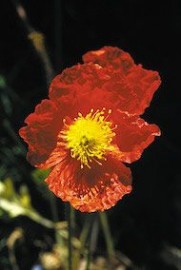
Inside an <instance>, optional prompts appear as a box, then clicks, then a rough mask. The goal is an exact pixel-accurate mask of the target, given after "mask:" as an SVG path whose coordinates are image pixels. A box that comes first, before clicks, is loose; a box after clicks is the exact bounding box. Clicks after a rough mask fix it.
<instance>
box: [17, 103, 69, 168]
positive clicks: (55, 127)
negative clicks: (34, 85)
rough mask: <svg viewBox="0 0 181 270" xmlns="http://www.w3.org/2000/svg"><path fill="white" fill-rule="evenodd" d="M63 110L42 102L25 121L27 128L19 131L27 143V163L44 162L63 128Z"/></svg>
mask: <svg viewBox="0 0 181 270" xmlns="http://www.w3.org/2000/svg"><path fill="white" fill-rule="evenodd" d="M63 111H64V108H63V104H62V107H58V106H57V104H56V103H55V102H52V101H51V100H43V101H42V102H41V103H40V104H39V105H37V106H36V108H35V112H34V113H31V114H30V115H29V116H28V117H27V118H26V120H25V123H26V124H27V126H25V127H22V128H21V129H20V131H19V134H20V136H21V137H22V138H23V139H24V141H25V142H27V143H28V146H29V151H28V154H27V159H28V161H29V162H30V163H31V164H32V165H34V166H38V165H39V164H41V163H43V162H45V161H46V160H47V158H48V156H49V155H50V153H51V152H52V150H53V149H54V148H55V146H56V144H57V134H58V132H59V131H60V129H61V127H62V126H63V121H62V119H63V116H64V113H63Z"/></svg>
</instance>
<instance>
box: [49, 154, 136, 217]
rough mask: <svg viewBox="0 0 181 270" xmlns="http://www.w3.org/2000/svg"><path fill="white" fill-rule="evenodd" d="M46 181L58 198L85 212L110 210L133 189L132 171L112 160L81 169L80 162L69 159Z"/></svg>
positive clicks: (56, 167) (58, 166)
mask: <svg viewBox="0 0 181 270" xmlns="http://www.w3.org/2000/svg"><path fill="white" fill-rule="evenodd" d="M46 182H47V184H48V186H49V188H50V190H51V191H52V192H54V194H55V195H56V196H58V197H60V198H61V199H62V200H63V201H68V202H70V203H71V204H72V206H73V207H74V208H76V209H78V210H80V211H82V212H94V211H104V210H106V209H109V208H111V207H112V206H114V205H115V204H116V203H117V202H118V201H119V200H120V199H121V198H122V197H123V196H124V195H125V194H127V193H130V192H131V189H132V187H131V171H130V169H129V168H127V167H126V166H125V165H123V164H122V163H120V162H118V161H117V160H115V159H112V158H111V157H108V159H107V161H105V162H104V163H103V165H102V166H100V165H98V164H93V165H92V168H91V169H87V168H84V169H81V168H80V162H78V161H76V160H75V159H72V158H70V157H69V158H68V157H67V158H66V159H64V160H63V161H62V162H60V163H59V164H57V165H56V166H55V167H54V168H53V170H52V172H51V173H50V175H49V176H48V178H47V179H46Z"/></svg>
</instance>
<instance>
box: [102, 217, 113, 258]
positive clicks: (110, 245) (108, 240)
mask: <svg viewBox="0 0 181 270" xmlns="http://www.w3.org/2000/svg"><path fill="white" fill-rule="evenodd" d="M99 218H100V223H101V226H102V229H103V233H104V237H105V242H106V246H107V253H108V257H109V259H111V258H113V256H114V245H113V241H112V236H111V232H110V228H109V223H108V219H107V215H106V213H105V212H101V213H99Z"/></svg>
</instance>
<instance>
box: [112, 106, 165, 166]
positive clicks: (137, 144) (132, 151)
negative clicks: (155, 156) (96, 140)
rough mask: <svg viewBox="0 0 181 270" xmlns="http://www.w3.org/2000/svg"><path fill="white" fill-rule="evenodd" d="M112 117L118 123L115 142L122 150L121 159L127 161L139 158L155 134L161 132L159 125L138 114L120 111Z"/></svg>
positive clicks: (158, 134)
mask: <svg viewBox="0 0 181 270" xmlns="http://www.w3.org/2000/svg"><path fill="white" fill-rule="evenodd" d="M112 118H113V119H114V123H116V125H117V128H116V136H115V143H116V145H117V146H118V148H119V150H120V152H121V155H120V159H121V161H123V162H126V163H131V162H133V161H136V160H138V159H139V158H140V157H141V154H142V153H143V151H144V149H145V148H147V147H148V146H149V145H150V144H151V143H152V142H153V141H154V139H155V136H160V134H161V133H160V129H159V127H158V126H157V125H155V124H148V123H147V122H146V121H144V120H143V119H142V118H140V117H138V116H134V115H129V114H126V113H125V112H120V111H118V112H117V114H115V115H112ZM113 154H114V153H113Z"/></svg>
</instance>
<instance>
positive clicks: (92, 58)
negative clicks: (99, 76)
mask: <svg viewBox="0 0 181 270" xmlns="http://www.w3.org/2000/svg"><path fill="white" fill-rule="evenodd" d="M82 58H83V61H84V63H94V64H98V65H100V66H102V67H104V68H110V69H111V70H119V72H120V73H123V74H127V73H129V72H130V70H131V68H132V67H133V66H134V60H133V59H132V57H131V56H130V54H129V53H127V52H124V51H123V50H121V49H119V48H117V47H111V46H105V47H103V48H101V49H99V50H97V51H90V52H87V53H85V54H84V55H83V57H82Z"/></svg>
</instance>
